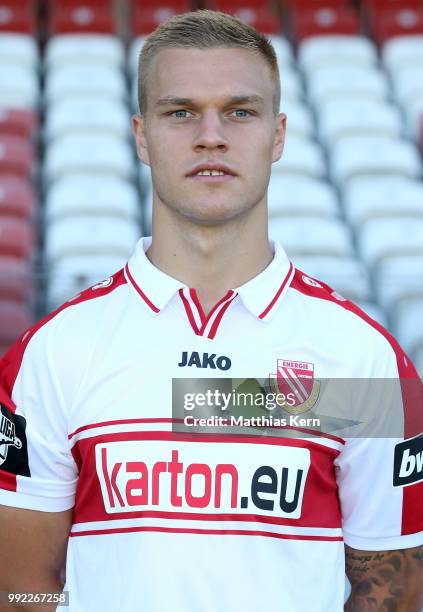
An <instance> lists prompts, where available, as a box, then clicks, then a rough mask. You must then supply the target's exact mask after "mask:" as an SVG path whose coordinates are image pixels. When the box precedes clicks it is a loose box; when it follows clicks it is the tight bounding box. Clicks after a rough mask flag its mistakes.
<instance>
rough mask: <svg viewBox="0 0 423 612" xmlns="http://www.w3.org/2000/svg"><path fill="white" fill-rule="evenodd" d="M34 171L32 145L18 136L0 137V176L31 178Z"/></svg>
mask: <svg viewBox="0 0 423 612" xmlns="http://www.w3.org/2000/svg"><path fill="white" fill-rule="evenodd" d="M34 171H35V157H34V150H33V147H32V145H31V144H30V143H29V142H28V141H27V140H26V139H25V138H19V137H18V136H3V135H0V175H1V174H16V175H17V176H21V177H23V178H31V177H32V176H33V173H34Z"/></svg>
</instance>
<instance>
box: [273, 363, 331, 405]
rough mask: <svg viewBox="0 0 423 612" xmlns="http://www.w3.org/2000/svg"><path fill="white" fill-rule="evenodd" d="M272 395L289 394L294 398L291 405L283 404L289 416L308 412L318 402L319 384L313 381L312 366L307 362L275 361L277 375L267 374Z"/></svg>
mask: <svg viewBox="0 0 423 612" xmlns="http://www.w3.org/2000/svg"><path fill="white" fill-rule="evenodd" d="M269 385H270V389H271V391H272V393H282V394H284V395H285V396H287V395H288V393H289V394H290V396H291V397H292V395H293V396H294V397H295V402H294V403H293V405H287V404H285V405H284V406H283V408H284V410H286V411H287V412H289V413H290V414H302V413H303V412H307V410H310V409H311V408H312V407H313V406H314V405H315V403H316V402H317V400H318V397H319V392H320V382H319V381H317V380H314V364H313V363H309V362H307V361H292V360H289V359H278V360H277V373H276V374H269Z"/></svg>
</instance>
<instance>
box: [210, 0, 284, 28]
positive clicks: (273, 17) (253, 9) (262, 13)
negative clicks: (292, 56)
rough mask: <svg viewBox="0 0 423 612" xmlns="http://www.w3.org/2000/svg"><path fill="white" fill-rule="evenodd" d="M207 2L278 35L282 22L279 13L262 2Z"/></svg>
mask: <svg viewBox="0 0 423 612" xmlns="http://www.w3.org/2000/svg"><path fill="white" fill-rule="evenodd" d="M209 4H212V5H213V6H214V7H216V9H215V10H219V11H223V12H224V13H229V14H231V15H234V16H235V17H238V19H241V21H244V22H245V23H248V25H251V26H252V27H254V28H256V29H257V30H259V31H260V32H263V33H265V34H274V35H279V34H280V32H281V29H282V23H281V20H280V17H279V15H278V14H277V13H275V12H274V11H273V10H272V8H267V7H266V6H265V5H263V3H262V2H259V1H257V2H254V3H253V2H251V0H249V1H248V3H246V2H244V1H241V2H236V3H234V2H233V0H211V1H210V0H209Z"/></svg>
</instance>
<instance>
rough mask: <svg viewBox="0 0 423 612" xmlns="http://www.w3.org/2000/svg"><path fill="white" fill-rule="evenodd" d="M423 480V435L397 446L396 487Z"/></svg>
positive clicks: (395, 459)
mask: <svg viewBox="0 0 423 612" xmlns="http://www.w3.org/2000/svg"><path fill="white" fill-rule="evenodd" d="M422 480H423V435H420V436H417V437H415V438H411V439H409V440H405V441H404V442H400V443H399V444H397V445H396V446H395V454H394V482H393V485H394V487H405V486H407V485H412V484H415V483H416V482H420V481H422Z"/></svg>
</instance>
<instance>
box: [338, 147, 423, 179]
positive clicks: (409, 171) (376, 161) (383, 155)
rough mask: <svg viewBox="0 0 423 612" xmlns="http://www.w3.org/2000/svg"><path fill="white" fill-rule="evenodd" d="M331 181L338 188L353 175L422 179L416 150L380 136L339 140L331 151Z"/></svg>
mask: <svg viewBox="0 0 423 612" xmlns="http://www.w3.org/2000/svg"><path fill="white" fill-rule="evenodd" d="M329 153H330V164H329V165H330V172H331V176H332V179H333V180H334V181H335V182H336V183H337V184H338V185H341V184H342V183H344V182H345V181H348V180H350V179H352V178H354V177H356V176H359V175H362V176H372V175H379V176H382V175H385V176H389V175H394V176H404V177H408V178H419V177H420V176H421V170H422V168H421V162H420V158H419V154H418V152H417V149H416V148H415V147H413V145H412V144H410V143H409V142H407V141H405V140H399V139H393V138H387V137H382V136H373V137H370V136H369V137H365V136H357V137H356V136H349V137H345V138H340V139H339V140H338V141H337V142H336V144H335V145H334V146H333V147H332V149H331V150H330V152H329Z"/></svg>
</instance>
